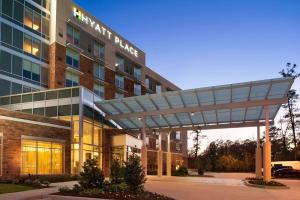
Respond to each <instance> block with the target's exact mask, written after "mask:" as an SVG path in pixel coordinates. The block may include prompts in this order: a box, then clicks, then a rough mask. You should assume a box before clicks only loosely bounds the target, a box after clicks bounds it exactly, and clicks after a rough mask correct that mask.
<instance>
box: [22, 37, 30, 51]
mask: <svg viewBox="0 0 300 200" xmlns="http://www.w3.org/2000/svg"><path fill="white" fill-rule="evenodd" d="M23 50H24V51H25V52H27V53H31V37H30V36H29V35H24V45H23Z"/></svg>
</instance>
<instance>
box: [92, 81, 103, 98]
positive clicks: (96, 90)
mask: <svg viewBox="0 0 300 200" xmlns="http://www.w3.org/2000/svg"><path fill="white" fill-rule="evenodd" d="M94 93H95V94H96V95H98V96H99V97H101V98H102V99H104V86H103V85H100V84H98V83H95V84H94Z"/></svg>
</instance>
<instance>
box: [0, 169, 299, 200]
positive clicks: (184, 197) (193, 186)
mask: <svg viewBox="0 0 300 200" xmlns="http://www.w3.org/2000/svg"><path fill="white" fill-rule="evenodd" d="M207 175H213V176H214V177H212V178H210V177H162V178H158V177H156V176H148V181H147V183H146V189H147V190H149V191H152V192H157V193H161V194H165V195H167V196H171V197H173V198H175V199H177V200H220V199H222V200H227V199H228V200H234V199H238V200H246V199H247V200H248V199H256V200H300V180H279V181H280V182H282V183H284V184H286V185H288V186H290V189H288V190H286V189H280V190H272V189H261V188H253V187H247V186H245V185H244V184H243V182H242V181H241V180H242V179H244V178H245V177H249V176H253V174H247V173H207ZM75 183H76V182H74V181H73V182H66V183H57V184H54V185H52V186H54V187H51V188H47V189H43V190H31V191H25V192H18V193H10V194H3V195H0V200H37V199H44V200H48V199H47V195H48V194H51V193H55V192H57V191H58V187H62V186H69V187H71V186H72V185H74V184H75ZM49 200H50V199H49Z"/></svg>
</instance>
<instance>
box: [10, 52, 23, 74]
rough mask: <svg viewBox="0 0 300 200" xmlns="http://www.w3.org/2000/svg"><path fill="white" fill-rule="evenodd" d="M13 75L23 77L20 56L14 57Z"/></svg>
mask: <svg viewBox="0 0 300 200" xmlns="http://www.w3.org/2000/svg"><path fill="white" fill-rule="evenodd" d="M12 73H13V74H16V75H19V76H22V58H20V57H18V56H13V57H12Z"/></svg>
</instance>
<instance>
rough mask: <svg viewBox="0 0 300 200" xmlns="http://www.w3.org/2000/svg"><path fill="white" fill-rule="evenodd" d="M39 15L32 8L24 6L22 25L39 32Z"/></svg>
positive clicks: (40, 22)
mask: <svg viewBox="0 0 300 200" xmlns="http://www.w3.org/2000/svg"><path fill="white" fill-rule="evenodd" d="M41 24H42V21H41V15H40V14H39V13H37V12H35V11H33V10H32V9H30V8H28V7H25V16H24V25H25V26H28V27H29V28H32V29H33V30H35V31H39V32H41V28H42V26H41Z"/></svg>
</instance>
